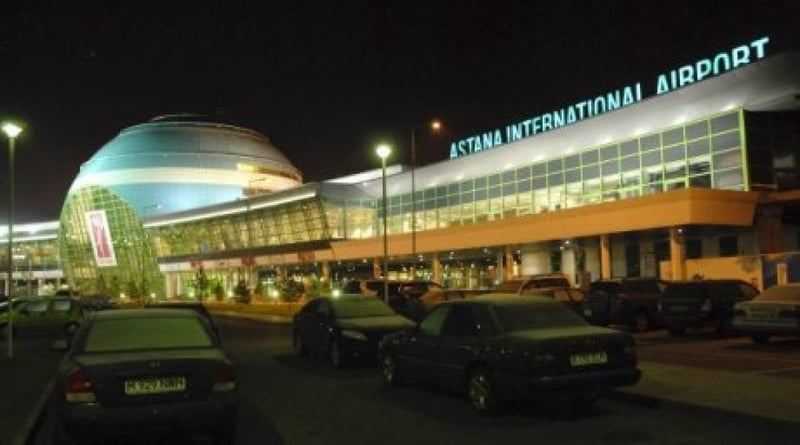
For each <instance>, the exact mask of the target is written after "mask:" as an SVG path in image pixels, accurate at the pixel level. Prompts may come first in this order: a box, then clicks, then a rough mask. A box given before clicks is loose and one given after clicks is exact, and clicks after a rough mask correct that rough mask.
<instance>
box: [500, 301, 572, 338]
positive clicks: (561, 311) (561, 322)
mask: <svg viewBox="0 0 800 445" xmlns="http://www.w3.org/2000/svg"><path fill="white" fill-rule="evenodd" d="M495 313H496V314H497V318H498V319H499V320H500V324H501V325H502V326H503V329H504V330H505V331H507V332H514V331H525V330H529V329H546V328H556V327H565V326H583V325H585V324H586V322H585V321H584V320H583V319H581V318H580V317H579V316H578V315H576V314H575V313H574V312H572V311H570V310H569V309H567V308H565V307H564V306H562V305H560V304H558V303H554V304H541V303H532V304H522V303H519V304H509V305H496V306H495Z"/></svg>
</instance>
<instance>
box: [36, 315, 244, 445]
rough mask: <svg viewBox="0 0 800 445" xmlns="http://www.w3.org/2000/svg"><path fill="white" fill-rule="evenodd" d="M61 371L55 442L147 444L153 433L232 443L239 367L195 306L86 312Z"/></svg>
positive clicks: (60, 345) (62, 343) (67, 346)
mask: <svg viewBox="0 0 800 445" xmlns="http://www.w3.org/2000/svg"><path fill="white" fill-rule="evenodd" d="M53 346H54V348H56V349H68V351H67V353H66V355H65V357H64V359H63V360H62V361H61V363H60V364H59V367H58V371H57V377H56V383H55V389H54V391H53V399H52V401H51V403H52V405H51V410H50V411H51V412H52V415H53V419H52V422H51V423H52V428H53V432H52V433H53V435H52V437H53V438H54V440H55V441H56V443H90V442H92V443H93V442H95V441H98V442H106V441H108V440H111V439H123V440H135V442H136V443H145V441H146V439H145V438H146V437H147V434H149V433H163V432H170V433H190V434H192V435H195V434H208V435H213V436H214V437H215V439H216V442H217V443H226V444H232V443H234V439H235V435H236V417H237V409H238V403H239V402H238V395H237V390H236V378H235V368H234V364H233V362H232V361H231V359H230V358H229V357H228V355H227V354H226V352H225V351H224V350H223V349H222V347H221V345H220V343H219V340H218V339H217V337H216V336H215V335H214V334H213V332H212V330H211V326H210V325H209V324H208V323H207V321H206V320H205V319H204V318H202V317H201V316H199V315H197V314H196V313H194V312H192V311H187V310H177V309H120V310H114V311H99V312H94V313H92V315H91V316H89V317H87V319H86V321H85V323H84V325H83V326H82V327H81V329H79V330H78V332H77V333H76V335H75V336H74V337H73V338H72V340H71V342H69V343H68V342H67V341H66V340H59V341H57V342H55V343H54V345H53Z"/></svg>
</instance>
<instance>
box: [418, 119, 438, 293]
mask: <svg viewBox="0 0 800 445" xmlns="http://www.w3.org/2000/svg"><path fill="white" fill-rule="evenodd" d="M424 126H429V127H430V129H431V130H433V131H438V130H439V129H440V128H442V123H441V122H439V121H438V120H433V121H431V122H430V123H429V124H423V125H415V126H413V127H411V258H412V266H411V273H412V277H411V278H412V279H414V278H415V277H414V276H413V274H415V273H416V272H415V267H414V265H415V264H416V262H417V196H416V194H417V184H416V175H415V170H416V169H417V128H421V127H424Z"/></svg>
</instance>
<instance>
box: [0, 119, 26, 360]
mask: <svg viewBox="0 0 800 445" xmlns="http://www.w3.org/2000/svg"><path fill="white" fill-rule="evenodd" d="M3 133H5V134H6V136H8V281H7V282H6V288H7V294H6V295H7V296H8V328H7V330H6V332H7V334H8V358H14V316H13V314H14V312H13V311H12V309H13V308H14V304H13V303H14V298H13V295H12V294H13V292H14V286H13V285H12V284H11V277H12V276H13V273H14V256H13V245H14V235H13V234H14V140H15V139H16V138H17V136H19V134H20V133H22V127H20V126H18V125H15V124H13V123H11V122H6V123H4V124H3Z"/></svg>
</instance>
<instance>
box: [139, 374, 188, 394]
mask: <svg viewBox="0 0 800 445" xmlns="http://www.w3.org/2000/svg"><path fill="white" fill-rule="evenodd" d="M185 390H186V377H159V378H153V379H136V380H126V381H125V394H126V395H129V396H138V395H144V394H163V393H168V392H181V391H185Z"/></svg>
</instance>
